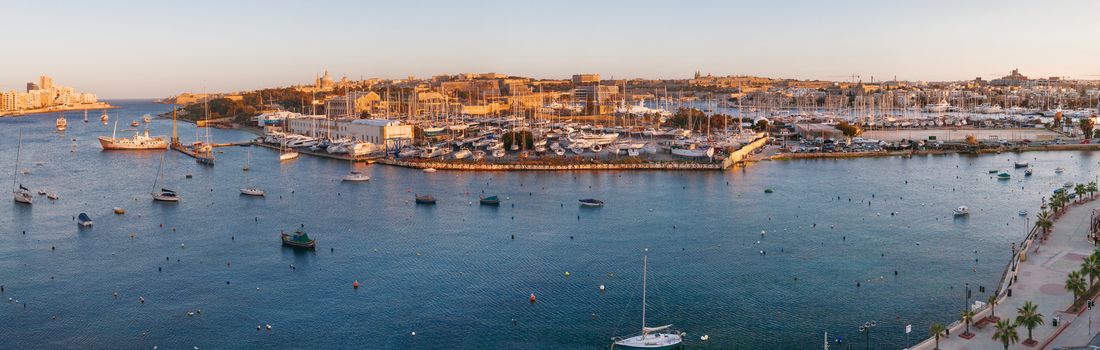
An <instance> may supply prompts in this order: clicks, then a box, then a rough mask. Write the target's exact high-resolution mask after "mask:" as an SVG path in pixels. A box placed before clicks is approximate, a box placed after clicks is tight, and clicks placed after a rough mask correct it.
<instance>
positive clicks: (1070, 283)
mask: <svg viewBox="0 0 1100 350" xmlns="http://www.w3.org/2000/svg"><path fill="white" fill-rule="evenodd" d="M1066 290H1067V291H1070V292H1073V302H1074V303H1077V300H1078V299H1080V298H1081V296H1082V295H1084V294H1085V291H1086V290H1088V286H1086V285H1085V277H1084V276H1082V275H1081V271H1073V272H1070V273H1069V276H1066Z"/></svg>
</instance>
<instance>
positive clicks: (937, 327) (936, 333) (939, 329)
mask: <svg viewBox="0 0 1100 350" xmlns="http://www.w3.org/2000/svg"><path fill="white" fill-rule="evenodd" d="M946 332H947V328H945V327H944V326H943V325H942V324H939V323H933V324H932V327H928V335H931V336H932V337H934V338H936V349H935V350H939V349H940V337H941V336H943V334H944V333H946Z"/></svg>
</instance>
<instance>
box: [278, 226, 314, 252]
mask: <svg viewBox="0 0 1100 350" xmlns="http://www.w3.org/2000/svg"><path fill="white" fill-rule="evenodd" d="M280 238H281V239H282V241H283V245H284V246H287V247H291V248H302V249H316V248H317V240H316V239H312V238H309V234H308V233H305V231H302V230H301V229H298V230H295V231H294V233H293V234H288V233H282V234H281V235H280Z"/></svg>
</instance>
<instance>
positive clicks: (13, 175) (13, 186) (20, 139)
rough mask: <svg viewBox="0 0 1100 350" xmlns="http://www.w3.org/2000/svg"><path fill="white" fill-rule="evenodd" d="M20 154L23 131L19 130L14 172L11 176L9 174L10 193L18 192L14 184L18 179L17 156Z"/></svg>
mask: <svg viewBox="0 0 1100 350" xmlns="http://www.w3.org/2000/svg"><path fill="white" fill-rule="evenodd" d="M22 152H23V129H19V148H16V150H15V171H13V172H12V174H11V191H12V192H18V190H19V187H16V186H18V185H16V183H17V181H18V177H19V156H20V155H21V154H22Z"/></svg>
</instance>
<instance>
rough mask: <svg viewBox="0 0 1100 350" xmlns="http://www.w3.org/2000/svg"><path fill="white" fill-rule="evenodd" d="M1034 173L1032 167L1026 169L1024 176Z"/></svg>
mask: <svg viewBox="0 0 1100 350" xmlns="http://www.w3.org/2000/svg"><path fill="white" fill-rule="evenodd" d="M1032 174H1034V172H1032V171H1031V169H1027V170H1024V176H1031V175H1032Z"/></svg>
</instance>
